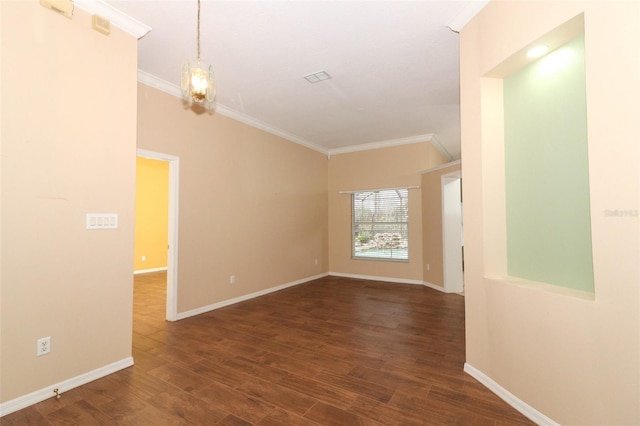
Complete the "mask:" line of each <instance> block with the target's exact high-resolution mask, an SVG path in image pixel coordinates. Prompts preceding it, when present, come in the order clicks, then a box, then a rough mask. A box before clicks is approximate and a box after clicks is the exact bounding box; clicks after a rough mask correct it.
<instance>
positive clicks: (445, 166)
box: [420, 160, 462, 175]
mask: <svg viewBox="0 0 640 426" xmlns="http://www.w3.org/2000/svg"><path fill="white" fill-rule="evenodd" d="M453 166H462V162H461V161H460V160H456V161H450V162H448V163H444V164H440V165H439V166H435V167H432V168H430V169H426V170H422V171H421V172H420V174H421V175H424V174H426V173H431V172H437V171H438V170H442V169H446V168H447V167H453Z"/></svg>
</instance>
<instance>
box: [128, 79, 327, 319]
mask: <svg viewBox="0 0 640 426" xmlns="http://www.w3.org/2000/svg"><path fill="white" fill-rule="evenodd" d="M138 90H139V97H138V98H139V110H138V111H139V122H138V125H139V129H138V148H140V149H147V150H150V151H154V152H160V153H164V154H169V155H174V156H177V157H179V158H180V176H179V181H180V182H179V190H180V194H179V232H178V235H179V236H178V239H179V241H178V252H179V256H178V313H184V312H187V311H190V310H193V309H197V308H202V307H205V306H208V305H211V304H214V303H217V302H221V301H226V300H229V299H232V298H235V297H240V296H244V295H247V294H250V293H254V292H258V291H262V290H266V289H269V288H272V287H274V286H278V285H282V284H287V283H291V282H294V281H297V280H301V279H305V278H308V277H313V276H316V275H319V274H323V273H326V272H327V271H328V257H327V250H328V243H327V239H328V238H327V157H326V156H325V155H323V154H321V153H318V152H316V151H312V150H310V149H308V148H305V147H303V146H300V145H297V144H294V143H292V142H289V141H286V140H284V139H282V138H280V137H277V136H274V135H272V134H269V133H266V132H264V131H261V130H258V129H256V128H253V127H250V126H248V125H246V124H242V123H240V122H238V121H235V120H232V119H230V118H227V117H224V116H222V115H219V114H215V113H214V114H208V113H204V114H196V113H194V111H192V110H191V109H185V108H184V107H183V104H182V101H181V100H180V99H178V98H175V97H173V96H170V95H167V94H165V93H163V92H160V91H158V90H156V89H153V88H150V87H148V86H145V85H139V86H138ZM316 259H317V260H318V264H316V263H315V260H316ZM231 275H234V276H235V283H234V284H230V282H229V278H230V276H231Z"/></svg>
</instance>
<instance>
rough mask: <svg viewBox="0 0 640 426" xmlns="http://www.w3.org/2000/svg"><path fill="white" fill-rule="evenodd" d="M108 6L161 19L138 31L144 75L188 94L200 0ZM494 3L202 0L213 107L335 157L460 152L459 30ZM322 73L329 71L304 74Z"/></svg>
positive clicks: (121, 1) (145, 19) (138, 0)
mask: <svg viewBox="0 0 640 426" xmlns="http://www.w3.org/2000/svg"><path fill="white" fill-rule="evenodd" d="M106 3H107V4H108V5H110V6H113V7H114V8H116V9H118V10H119V11H121V12H123V13H125V14H126V15H129V16H130V17H132V18H135V19H137V20H138V21H140V22H142V23H144V24H146V25H148V26H150V27H151V28H152V30H151V31H150V32H149V33H147V34H146V35H145V36H144V37H142V38H141V39H140V40H139V50H138V52H139V53H138V57H139V59H138V67H139V70H140V73H139V76H140V80H141V81H142V82H143V83H145V84H149V85H151V86H155V87H158V88H160V89H162V90H164V91H166V92H168V93H172V94H176V95H178V94H179V92H180V90H179V88H178V85H179V82H180V74H181V69H182V65H183V64H184V61H185V60H187V59H188V60H189V61H190V62H193V61H195V59H196V57H197V51H196V50H197V43H196V34H197V1H196V0H163V1H149V0H106ZM485 3H486V2H473V1H456V0H448V1H446V0H445V1H436V0H429V1H426V0H425V1H293V0H289V1H239V0H236V1H212V0H202V5H201V57H202V62H203V65H205V66H208V64H211V65H212V66H213V69H214V72H215V75H216V89H217V96H216V107H215V112H214V114H215V113H220V114H223V115H228V116H232V117H233V118H236V119H239V120H241V121H244V122H246V123H249V124H251V125H254V126H256V127H259V128H262V129H264V130H267V131H270V132H272V133H275V134H278V135H280V136H283V137H286V138H288V139H290V140H292V141H294V142H297V143H301V144H303V145H306V146H309V147H311V148H313V149H316V150H318V151H321V152H325V153H327V154H331V153H339V152H348V151H353V150H358V149H364V148H370V147H375V146H389V145H393V144H400V143H411V142H417V141H420V140H425V139H432V140H433V141H434V143H435V144H436V146H439V147H440V148H441V149H442V150H444V151H446V152H447V153H448V155H449V157H450V159H458V158H459V157H460V100H459V77H458V34H457V33H456V32H455V31H454V30H459V28H458V27H460V26H461V25H463V24H464V23H466V21H468V20H469V19H470V18H471V16H473V15H474V14H475V13H477V11H478V10H479V9H480V8H481V7H482V6H484V4H485ZM449 27H450V28H449ZM451 28H453V30H452V29H451ZM322 70H324V71H326V72H327V73H328V74H329V75H330V76H331V79H329V80H325V81H322V82H319V83H315V84H311V83H309V82H307V80H305V79H304V76H306V75H308V74H311V73H314V72H317V71H322Z"/></svg>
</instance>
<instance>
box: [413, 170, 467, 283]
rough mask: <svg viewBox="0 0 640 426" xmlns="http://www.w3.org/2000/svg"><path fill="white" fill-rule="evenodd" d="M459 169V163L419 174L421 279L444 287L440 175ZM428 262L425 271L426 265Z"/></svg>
mask: <svg viewBox="0 0 640 426" xmlns="http://www.w3.org/2000/svg"><path fill="white" fill-rule="evenodd" d="M455 171H460V163H457V164H454V165H451V166H448V167H443V168H438V169H437V170H433V171H426V172H424V173H422V176H421V188H422V257H423V259H424V261H423V264H424V265H425V266H424V267H423V280H424V281H426V282H427V283H429V284H433V285H436V286H438V287H442V288H444V258H443V247H442V176H443V175H446V174H447V173H452V172H455ZM427 264H429V270H428V271H427V269H426V265H427Z"/></svg>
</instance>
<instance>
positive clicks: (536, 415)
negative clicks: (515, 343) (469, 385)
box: [464, 363, 560, 426]
mask: <svg viewBox="0 0 640 426" xmlns="http://www.w3.org/2000/svg"><path fill="white" fill-rule="evenodd" d="M464 371H465V373H467V374H468V375H470V376H471V377H473V378H474V379H476V380H477V381H479V382H480V383H482V384H483V385H484V386H486V387H487V388H488V389H489V390H490V391H491V392H493V393H495V394H496V395H498V396H499V397H500V398H502V399H503V400H504V401H505V402H506V403H507V404H509V405H510V406H512V407H513V408H515V409H516V410H518V411H519V412H520V413H522V414H523V415H524V416H525V417H527V418H528V419H529V420H531V421H532V422H534V423H536V424H538V425H540V426H560V425H559V423H556V422H554V421H553V420H551V419H550V418H549V417H547V416H545V415H544V414H542V413H541V412H539V411H538V410H536V409H535V408H533V407H532V406H530V405H529V404H527V403H526V402H524V401H522V400H521V399H520V398H518V397H517V396H515V395H514V394H512V393H511V392H509V391H508V390H506V389H505V388H503V387H502V386H500V385H499V384H498V383H496V382H495V381H493V379H491V378H490V377H489V376H487V375H486V374H484V373H483V372H482V371H480V370H478V369H477V368H475V367H472V366H471V365H470V364H468V363H465V364H464Z"/></svg>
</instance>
